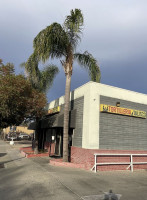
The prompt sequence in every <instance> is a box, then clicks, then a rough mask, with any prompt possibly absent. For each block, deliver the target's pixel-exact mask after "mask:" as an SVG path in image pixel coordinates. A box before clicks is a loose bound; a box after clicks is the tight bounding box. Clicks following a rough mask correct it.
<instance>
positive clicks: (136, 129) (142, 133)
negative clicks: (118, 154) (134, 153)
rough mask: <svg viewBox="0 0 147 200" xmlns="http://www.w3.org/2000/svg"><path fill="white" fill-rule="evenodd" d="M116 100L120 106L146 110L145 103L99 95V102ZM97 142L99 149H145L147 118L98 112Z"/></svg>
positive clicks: (114, 101) (146, 144)
mask: <svg viewBox="0 0 147 200" xmlns="http://www.w3.org/2000/svg"><path fill="white" fill-rule="evenodd" d="M118 101H119V102H120V107H124V108H130V109H136V110H142V111H145V112H147V105H143V104H139V103H134V102H130V101H124V100H121V99H115V98H110V97H105V96H100V103H101V104H108V105H113V106H116V102H118ZM99 142H100V146H99V147H100V149H121V150H147V119H141V118H135V117H130V116H123V115H116V114H110V113H100V131H99Z"/></svg>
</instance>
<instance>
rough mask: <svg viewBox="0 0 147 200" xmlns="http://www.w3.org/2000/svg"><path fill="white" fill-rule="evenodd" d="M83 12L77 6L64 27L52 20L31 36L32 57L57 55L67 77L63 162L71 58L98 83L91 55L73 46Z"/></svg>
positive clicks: (75, 42)
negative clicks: (78, 50) (35, 34)
mask: <svg viewBox="0 0 147 200" xmlns="http://www.w3.org/2000/svg"><path fill="white" fill-rule="evenodd" d="M83 21H84V19H83V15H82V12H81V10H80V9H75V10H71V12H70V15H68V16H67V17H66V19H65V21H64V24H63V26H61V25H60V24H58V23H53V24H51V25H50V26H47V27H46V28H45V29H43V30H42V31H41V32H40V33H39V34H38V35H37V36H36V37H35V39H34V41H33V47H34V52H33V54H32V55H31V56H32V59H33V60H37V61H40V60H42V61H43V62H46V61H47V60H48V59H49V58H60V61H61V64H62V66H63V68H64V72H65V76H66V86H65V100H64V133H63V134H64V135H63V161H65V162H68V127H69V102H70V85H71V76H72V70H73V61H74V60H77V61H78V62H79V63H80V64H81V65H83V66H84V67H86V68H87V69H88V71H89V75H90V77H91V80H92V81H97V82H100V69H99V66H98V64H97V62H96V60H95V59H94V57H93V56H92V55H91V54H90V53H88V52H87V51H86V52H84V53H83V54H81V53H76V47H77V45H78V43H79V41H80V39H81V33H82V27H83Z"/></svg>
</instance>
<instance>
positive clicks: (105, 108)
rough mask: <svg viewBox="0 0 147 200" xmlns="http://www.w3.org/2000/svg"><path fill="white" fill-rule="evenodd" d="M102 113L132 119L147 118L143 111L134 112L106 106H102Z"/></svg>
mask: <svg viewBox="0 0 147 200" xmlns="http://www.w3.org/2000/svg"><path fill="white" fill-rule="evenodd" d="M100 111H101V112H106V113H113V114H118V115H127V116H132V117H140V118H146V112H145V111H141V110H134V109H129V108H122V107H117V106H111V105H106V104H100Z"/></svg>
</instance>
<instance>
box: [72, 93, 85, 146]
mask: <svg viewBox="0 0 147 200" xmlns="http://www.w3.org/2000/svg"><path fill="white" fill-rule="evenodd" d="M83 106H84V97H80V98H78V99H75V100H73V101H71V110H76V121H75V127H76V128H75V129H74V135H73V140H72V145H73V146H76V147H82V133H83Z"/></svg>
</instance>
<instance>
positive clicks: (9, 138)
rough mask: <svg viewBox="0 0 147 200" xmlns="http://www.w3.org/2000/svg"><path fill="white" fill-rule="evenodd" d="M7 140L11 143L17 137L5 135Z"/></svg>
mask: <svg viewBox="0 0 147 200" xmlns="http://www.w3.org/2000/svg"><path fill="white" fill-rule="evenodd" d="M7 140H8V141H11V140H13V141H15V140H17V135H9V134H8V135H7Z"/></svg>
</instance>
